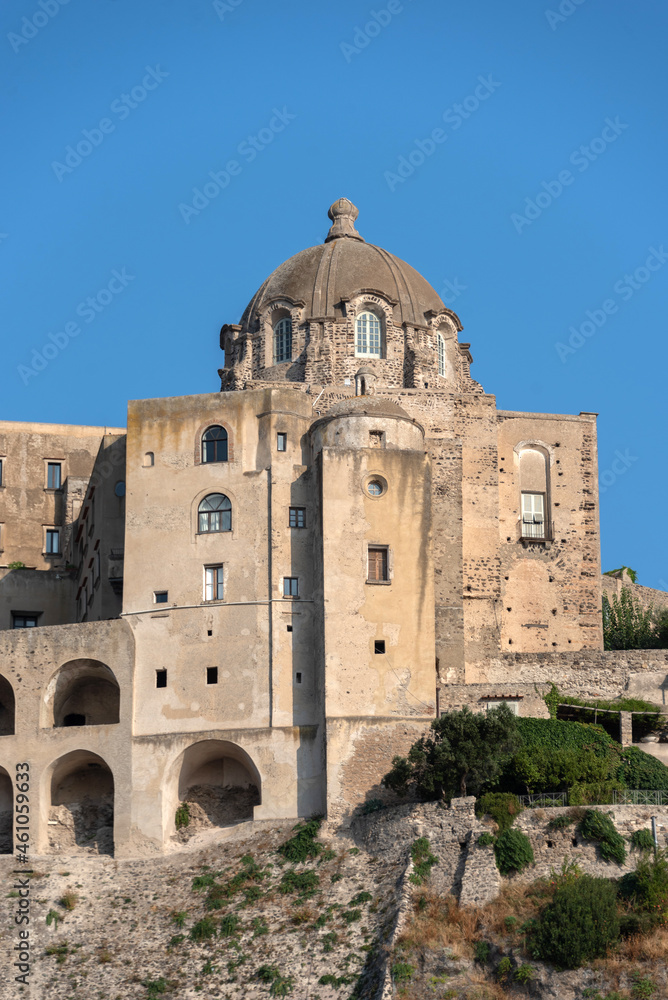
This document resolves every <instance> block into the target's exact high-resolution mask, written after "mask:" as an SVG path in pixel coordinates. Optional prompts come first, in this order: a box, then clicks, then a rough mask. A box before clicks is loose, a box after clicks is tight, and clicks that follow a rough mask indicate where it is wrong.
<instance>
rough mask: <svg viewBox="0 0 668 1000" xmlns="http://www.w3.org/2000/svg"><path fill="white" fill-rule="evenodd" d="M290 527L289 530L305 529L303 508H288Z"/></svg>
mask: <svg viewBox="0 0 668 1000" xmlns="http://www.w3.org/2000/svg"><path fill="white" fill-rule="evenodd" d="M290 527H291V528H305V527H306V508H305V507H291V508H290Z"/></svg>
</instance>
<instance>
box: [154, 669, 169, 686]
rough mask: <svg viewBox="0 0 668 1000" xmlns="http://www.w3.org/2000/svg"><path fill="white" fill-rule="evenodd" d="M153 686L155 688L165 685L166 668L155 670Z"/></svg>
mask: <svg viewBox="0 0 668 1000" xmlns="http://www.w3.org/2000/svg"><path fill="white" fill-rule="evenodd" d="M155 686H156V687H157V688H166V687H167V671H166V670H156V672H155Z"/></svg>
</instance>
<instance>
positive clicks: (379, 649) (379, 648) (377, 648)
mask: <svg viewBox="0 0 668 1000" xmlns="http://www.w3.org/2000/svg"><path fill="white" fill-rule="evenodd" d="M373 651H374V653H384V652H385V640H384V639H376V640H374V644H373Z"/></svg>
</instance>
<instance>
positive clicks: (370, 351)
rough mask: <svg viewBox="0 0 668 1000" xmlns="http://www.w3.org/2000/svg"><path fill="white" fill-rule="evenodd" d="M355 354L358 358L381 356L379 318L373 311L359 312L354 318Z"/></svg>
mask: <svg viewBox="0 0 668 1000" xmlns="http://www.w3.org/2000/svg"><path fill="white" fill-rule="evenodd" d="M355 355H356V356H357V357H358V358H379V357H380V356H381V329H380V320H379V319H378V317H377V316H376V315H374V313H371V312H363V313H360V314H359V316H358V317H357V319H356V320H355Z"/></svg>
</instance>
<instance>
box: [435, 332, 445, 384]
mask: <svg viewBox="0 0 668 1000" xmlns="http://www.w3.org/2000/svg"><path fill="white" fill-rule="evenodd" d="M436 352H437V354H438V374H439V375H441V376H442V377H443V378H445V340H444V339H443V334H442V333H437V334H436Z"/></svg>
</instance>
